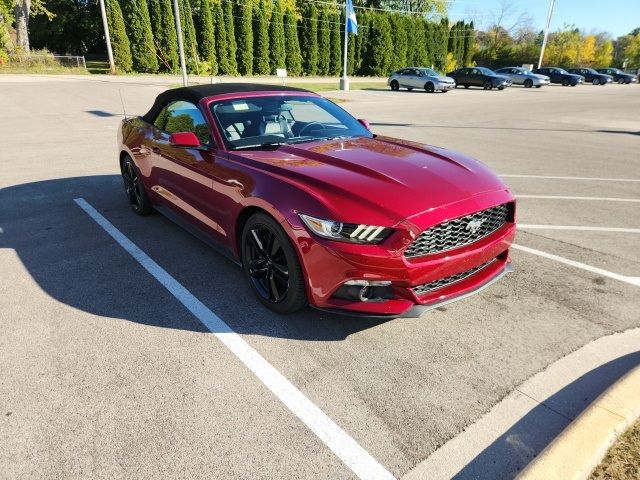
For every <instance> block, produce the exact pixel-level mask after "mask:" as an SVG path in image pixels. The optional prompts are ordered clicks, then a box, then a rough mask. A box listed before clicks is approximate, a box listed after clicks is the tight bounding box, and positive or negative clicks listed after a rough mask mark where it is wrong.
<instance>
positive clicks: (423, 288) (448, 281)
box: [411, 258, 496, 295]
mask: <svg viewBox="0 0 640 480" xmlns="http://www.w3.org/2000/svg"><path fill="white" fill-rule="evenodd" d="M495 261H496V259H495V258H493V259H491V260H489V261H488V262H485V263H483V264H482V265H478V266H477V267H473V268H471V269H469V270H466V271H464V272H460V273H456V274H455V275H451V276H449V277H445V278H441V279H440V280H434V281H433V282H429V283H423V284H422V285H418V286H417V287H413V288H411V290H413V293H415V294H416V295H424V294H425V293H428V292H431V291H433V290H438V289H439V288H443V287H446V286H449V285H452V284H454V283H456V282H459V281H460V280H464V279H465V278H467V277H470V276H471V275H473V274H474V273H477V272H479V271H480V270H482V269H483V268H485V267H488V266H489V265H491V264H492V263H493V262H495Z"/></svg>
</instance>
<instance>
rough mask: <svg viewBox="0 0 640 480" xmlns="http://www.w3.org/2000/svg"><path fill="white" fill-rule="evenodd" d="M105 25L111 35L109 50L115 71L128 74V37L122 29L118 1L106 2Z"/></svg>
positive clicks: (129, 60) (130, 64)
mask: <svg viewBox="0 0 640 480" xmlns="http://www.w3.org/2000/svg"><path fill="white" fill-rule="evenodd" d="M105 7H106V10H107V23H108V24H109V32H110V34H111V48H112V49H113V61H114V62H115V64H116V71H118V72H130V71H131V70H132V69H133V60H132V59H131V46H130V44H129V37H127V32H126V30H125V27H124V19H123V18H122V10H120V4H119V3H118V0H106V1H105Z"/></svg>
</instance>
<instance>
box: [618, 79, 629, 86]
mask: <svg viewBox="0 0 640 480" xmlns="http://www.w3.org/2000/svg"><path fill="white" fill-rule="evenodd" d="M618 83H619V84H620V85H622V84H623V83H624V78H620V79H618ZM627 83H628V82H627Z"/></svg>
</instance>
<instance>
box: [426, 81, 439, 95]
mask: <svg viewBox="0 0 640 480" xmlns="http://www.w3.org/2000/svg"><path fill="white" fill-rule="evenodd" d="M424 89H425V90H426V91H427V93H433V92H435V90H436V89H435V87H434V86H433V83H432V82H427V83H425V84H424Z"/></svg>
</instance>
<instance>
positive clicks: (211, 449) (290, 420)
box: [0, 76, 640, 479]
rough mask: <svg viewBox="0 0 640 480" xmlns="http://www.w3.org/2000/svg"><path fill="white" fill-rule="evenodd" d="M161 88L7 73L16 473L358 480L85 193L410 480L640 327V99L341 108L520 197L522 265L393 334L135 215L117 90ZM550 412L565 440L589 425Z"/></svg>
mask: <svg viewBox="0 0 640 480" xmlns="http://www.w3.org/2000/svg"><path fill="white" fill-rule="evenodd" d="M164 88H166V85H163V84H162V82H155V81H141V82H139V83H135V82H118V81H113V80H109V79H100V78H98V79H92V78H89V77H87V78H85V79H74V78H68V79H65V78H58V79H50V78H46V77H28V78H27V77H24V78H22V77H10V76H7V77H5V78H0V105H2V115H0V165H1V166H2V169H1V175H0V187H1V188H2V190H1V191H0V229H1V230H0V266H1V272H2V274H1V275H0V292H1V296H0V329H1V332H2V333H1V334H0V365H1V366H2V367H1V369H2V371H1V373H0V413H1V415H0V445H3V448H2V449H0V477H2V478H110V479H111V478H251V479H255V478H287V479H289V478H328V479H329V478H330V479H338V478H353V477H354V476H355V473H354V469H353V468H350V467H349V466H347V464H346V463H344V462H343V461H341V460H340V458H339V457H338V456H336V455H335V454H334V453H333V452H332V450H331V449H330V448H328V446H327V442H326V441H324V440H322V439H321V436H318V435H316V434H314V433H313V432H312V430H310V429H309V428H308V427H307V425H305V423H303V422H302V421H301V420H300V419H299V418H298V417H296V415H294V414H293V413H292V410H291V407H290V406H289V405H286V403H283V402H282V401H281V399H280V398H278V397H277V396H276V395H274V393H273V391H272V390H270V389H269V388H267V387H266V386H265V383H264V380H262V379H261V377H260V376H256V375H255V374H254V372H252V371H251V370H250V369H249V368H247V363H246V362H244V361H240V360H239V358H238V356H237V355H234V353H232V351H231V350H229V348H228V346H227V345H225V343H224V341H223V342H221V341H220V340H221V339H224V338H225V335H227V333H228V332H225V331H218V332H214V333H213V334H212V333H211V331H210V330H208V329H207V328H206V327H205V326H204V325H203V324H202V323H200V322H199V321H198V318H197V317H196V316H194V314H193V313H192V312H191V311H189V310H188V309H187V308H185V306H184V304H183V303H181V302H180V301H179V299H177V298H176V296H175V295H172V294H171V293H170V292H169V291H167V290H166V289H165V288H163V287H162V285H161V284H160V283H159V282H158V281H157V280H156V278H154V276H152V275H151V274H150V273H149V272H148V271H147V270H145V268H143V266H141V264H140V263H138V262H136V261H135V260H134V259H133V258H132V256H131V255H130V254H129V253H127V251H126V250H125V249H123V248H122V246H121V245H120V244H118V243H117V242H115V241H114V240H113V238H112V237H110V236H109V235H108V233H107V232H106V231H105V229H104V228H102V227H101V226H100V225H98V224H97V223H96V221H94V219H92V218H91V217H90V216H89V215H87V213H86V212H85V211H83V210H82V209H81V208H80V207H79V206H78V204H77V203H76V202H74V199H78V198H83V199H84V200H85V201H86V202H87V203H88V204H89V205H90V206H92V207H93V208H95V210H96V211H97V212H98V213H99V214H100V215H101V216H103V217H104V218H105V219H106V220H108V222H110V223H111V224H112V225H113V226H114V227H115V228H116V229H117V230H118V231H119V232H121V233H122V234H123V235H124V236H125V237H126V238H127V239H128V240H130V241H131V242H133V243H134V244H135V245H136V246H137V247H139V248H140V249H141V250H142V251H143V252H144V253H145V254H146V255H147V256H148V258H150V259H152V260H153V261H154V262H156V263H157V264H158V266H159V267H160V268H162V269H163V270H164V271H166V272H167V273H168V274H169V275H170V276H171V277H173V279H175V281H177V282H178V283H179V284H180V285H181V286H183V287H184V288H185V289H186V290H187V291H188V292H189V293H190V294H191V295H192V296H193V297H194V298H195V299H196V300H197V301H198V302H201V304H202V305H203V306H204V307H205V308H206V309H208V310H209V311H211V312H213V314H215V315H216V316H217V317H218V318H219V319H221V321H222V322H224V323H225V324H226V325H228V326H229V327H230V329H231V330H233V331H234V332H236V333H237V334H238V335H239V337H240V338H241V339H242V340H243V341H244V342H246V344H247V345H248V346H249V347H250V348H251V349H253V351H255V352H257V353H258V354H259V355H260V356H261V357H262V358H263V359H265V360H266V362H268V364H270V365H271V366H273V368H274V369H275V370H276V371H277V372H279V373H280V374H281V375H282V376H283V377H284V378H285V379H286V380H287V381H288V382H290V383H291V384H292V385H293V386H295V387H296V388H297V389H298V390H299V391H300V392H301V393H302V394H303V395H304V397H306V398H307V399H308V400H310V401H311V402H312V404H313V405H315V406H316V407H317V408H318V409H319V411H321V412H323V414H325V415H326V416H327V417H328V418H329V419H331V421H333V422H335V424H336V425H338V426H339V427H340V428H341V429H342V430H343V431H344V432H346V434H347V435H348V437H349V438H350V439H352V440H353V441H354V444H355V445H358V446H359V447H361V448H362V449H363V450H364V451H365V452H367V453H368V454H369V455H370V457H371V458H372V459H375V461H376V462H378V463H379V465H380V466H381V468H382V469H383V470H385V471H387V472H390V473H391V474H392V475H393V476H395V477H402V476H403V475H406V474H407V473H409V472H410V471H411V469H412V468H414V467H415V466H416V465H417V464H419V463H420V462H422V461H423V460H425V459H427V458H428V457H429V456H430V455H432V454H433V453H434V452H436V451H437V450H438V448H440V447H441V446H442V445H444V444H445V443H446V442H447V441H449V440H450V439H452V438H454V437H456V435H458V434H459V433H460V432H462V431H464V430H465V429H466V428H467V427H469V426H470V425H472V424H473V423H474V422H476V421H477V420H478V419H480V418H481V417H482V416H483V415H484V414H485V413H486V412H488V411H489V410H490V409H491V408H492V407H493V406H494V405H496V404H497V403H498V402H499V401H500V400H501V399H502V398H504V397H505V396H506V395H507V394H509V393H510V392H512V391H513V390H514V389H515V388H516V387H517V386H518V385H520V384H521V383H522V382H524V381H525V380H527V379H528V378H530V377H531V376H532V375H534V374H536V373H537V372H540V371H542V370H544V369H545V368H547V367H548V366H549V365H551V364H552V363H553V362H555V361H556V360H558V359H560V358H562V357H564V356H565V355H567V354H569V353H570V352H572V351H574V350H576V349H578V348H580V347H582V346H583V345H585V344H587V343H589V342H591V341H593V340H595V339H598V338H600V337H603V336H606V335H609V334H612V333H614V332H621V331H625V330H628V329H631V328H636V327H640V314H639V313H638V307H639V306H640V302H639V300H638V299H639V298H640V295H639V293H640V208H639V207H640V113H639V112H640V87H638V86H637V85H607V86H604V87H599V86H592V85H585V86H580V87H576V88H570V87H566V88H565V87H560V86H549V87H545V88H542V89H523V88H518V87H512V88H510V89H507V90H505V91H502V92H499V91H491V92H487V91H483V90H480V89H469V90H455V91H452V92H449V93H447V94H446V95H445V94H426V93H424V92H417V91H414V92H406V91H405V92H391V91H388V90H386V89H382V88H381V89H379V90H361V91H353V92H348V93H345V92H335V93H327V94H326V96H328V97H331V98H341V99H344V100H346V101H345V103H342V104H341V105H342V106H343V107H344V108H345V109H347V110H348V111H350V112H351V113H352V114H354V115H356V116H357V117H359V118H366V119H368V120H369V121H370V122H371V125H372V129H373V130H374V132H377V133H381V134H386V135H392V136H398V137H401V138H406V139H411V140H416V141H421V142H424V143H430V144H435V145H438V146H442V147H446V148H450V149H454V150H458V151H461V152H464V153H466V154H468V155H471V156H473V157H476V158H478V159H479V160H482V161H483V162H485V163H487V164H488V165H489V166H490V167H491V168H493V169H494V171H496V172H498V173H499V174H501V175H503V176H504V178H505V180H506V181H507V183H508V184H509V185H510V186H511V187H512V189H513V191H514V192H515V193H516V196H517V197H519V203H518V212H517V216H518V222H519V223H520V224H521V226H522V228H521V229H520V231H519V232H518V238H517V244H518V246H521V247H524V248H525V249H528V250H523V249H514V251H513V252H512V256H513V261H514V265H515V267H516V272H515V273H513V274H511V275H509V276H507V277H505V278H504V279H503V280H502V281H501V282H499V283H498V284H496V285H494V286H492V287H491V288H490V289H487V290H485V291H484V292H482V293H481V294H479V295H476V296H474V297H472V298H469V299H467V300H465V301H462V302H458V303H455V304H451V305H448V306H446V307H442V308H439V309H438V310H436V311H432V312H429V313H426V314H425V315H423V316H422V317H421V318H416V319H397V320H391V321H382V320H366V319H357V318H350V317H343V316H337V315H331V314H327V313H323V312H318V311H313V310H310V309H308V310H305V311H303V312H301V313H298V314H295V315H291V316H286V317H280V316H277V315H276V314H274V313H272V312H270V311H267V310H266V309H265V308H263V307H262V306H261V305H260V303H259V302H258V301H257V300H256V299H255V298H254V297H253V296H252V293H251V291H250V289H249V286H248V285H247V284H246V283H245V281H244V279H243V276H242V272H241V270H240V269H238V268H237V267H236V266H235V265H234V264H232V263H231V262H230V261H228V260H226V259H225V258H223V257H221V256H220V255H218V254H217V253H216V252H214V251H212V250H211V249H210V248H209V247H208V246H206V245H205V244H203V243H202V242H200V241H199V240H197V239H196V238H194V237H192V236H191V235H190V234H188V233H186V232H185V231H184V230H182V229H181V228H179V227H177V226H175V225H174V224H172V223H171V222H170V221H168V220H166V219H165V218H164V217H162V216H160V215H153V216H150V217H146V218H140V217H137V216H135V214H134V213H133V212H132V211H131V210H130V208H129V207H128V204H127V202H126V199H125V196H124V194H123V191H122V184H121V181H120V177H119V172H118V167H117V162H116V158H117V157H116V146H115V142H116V139H115V133H116V128H117V125H118V123H119V121H120V119H121V114H122V104H121V96H122V99H123V101H124V104H125V107H126V110H127V113H129V114H133V113H136V114H137V113H139V114H142V113H144V112H146V110H147V109H148V107H149V106H150V105H151V102H152V100H153V98H155V96H156V95H157V94H158V93H159V92H161V91H162V90H163V89H164ZM571 262H573V263H571ZM635 361H636V362H637V361H640V360H638V359H637V358H636V359H635ZM626 368H629V365H627V364H625V365H624V366H621V367H620V368H619V369H617V370H616V369H613V370H612V375H614V376H615V375H621V373H623V372H622V370H624V369H626ZM604 387H606V385H602V388H604ZM598 388H600V387H599V386H598V385H595V386H593V388H591V389H589V388H587V389H585V390H584V392H587V393H585V394H584V395H581V396H574V397H575V398H573V400H572V401H573V402H574V403H573V405H572V406H571V408H572V409H573V410H572V411H575V410H576V409H579V407H580V405H586V404H588V403H589V401H590V400H591V399H592V398H593V396H594V395H597V393H599V392H598ZM536 400H538V401H540V402H543V401H544V400H545V399H536ZM541 418H542V420H541V422H542V423H544V422H546V425H547V429H546V432H547V434H549V435H550V434H553V433H554V432H555V433H557V432H558V431H559V430H560V429H562V428H563V427H564V425H566V423H567V421H569V420H570V418H571V413H567V414H564V415H563V414H562V412H557V411H553V410H550V411H549V412H547V413H546V414H545V415H544V416H542V417H541ZM534 427H535V425H533V426H532V427H531V428H532V429H533V428H534ZM549 432H550V433H549ZM545 440H548V439H546V438H545V437H540V436H536V433H535V432H534V431H530V432H527V433H526V434H523V435H522V436H521V437H519V438H517V439H515V440H514V439H513V438H507V439H505V440H504V441H503V443H504V445H502V447H501V448H502V450H497V451H498V452H499V453H500V455H497V454H495V451H493V452H492V451H490V452H487V451H483V452H478V461H477V462H476V463H475V464H474V463H473V462H472V463H471V464H469V465H468V466H467V467H465V468H462V469H460V471H459V472H458V475H457V478H510V477H512V476H513V475H514V474H515V473H516V472H517V469H518V468H521V467H522V466H524V465H526V463H527V462H528V461H529V460H530V459H531V457H532V456H533V455H534V454H535V453H537V452H538V451H539V450H540V449H541V448H543V447H544V445H545ZM491 455H494V457H495V458H494V457H491Z"/></svg>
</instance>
